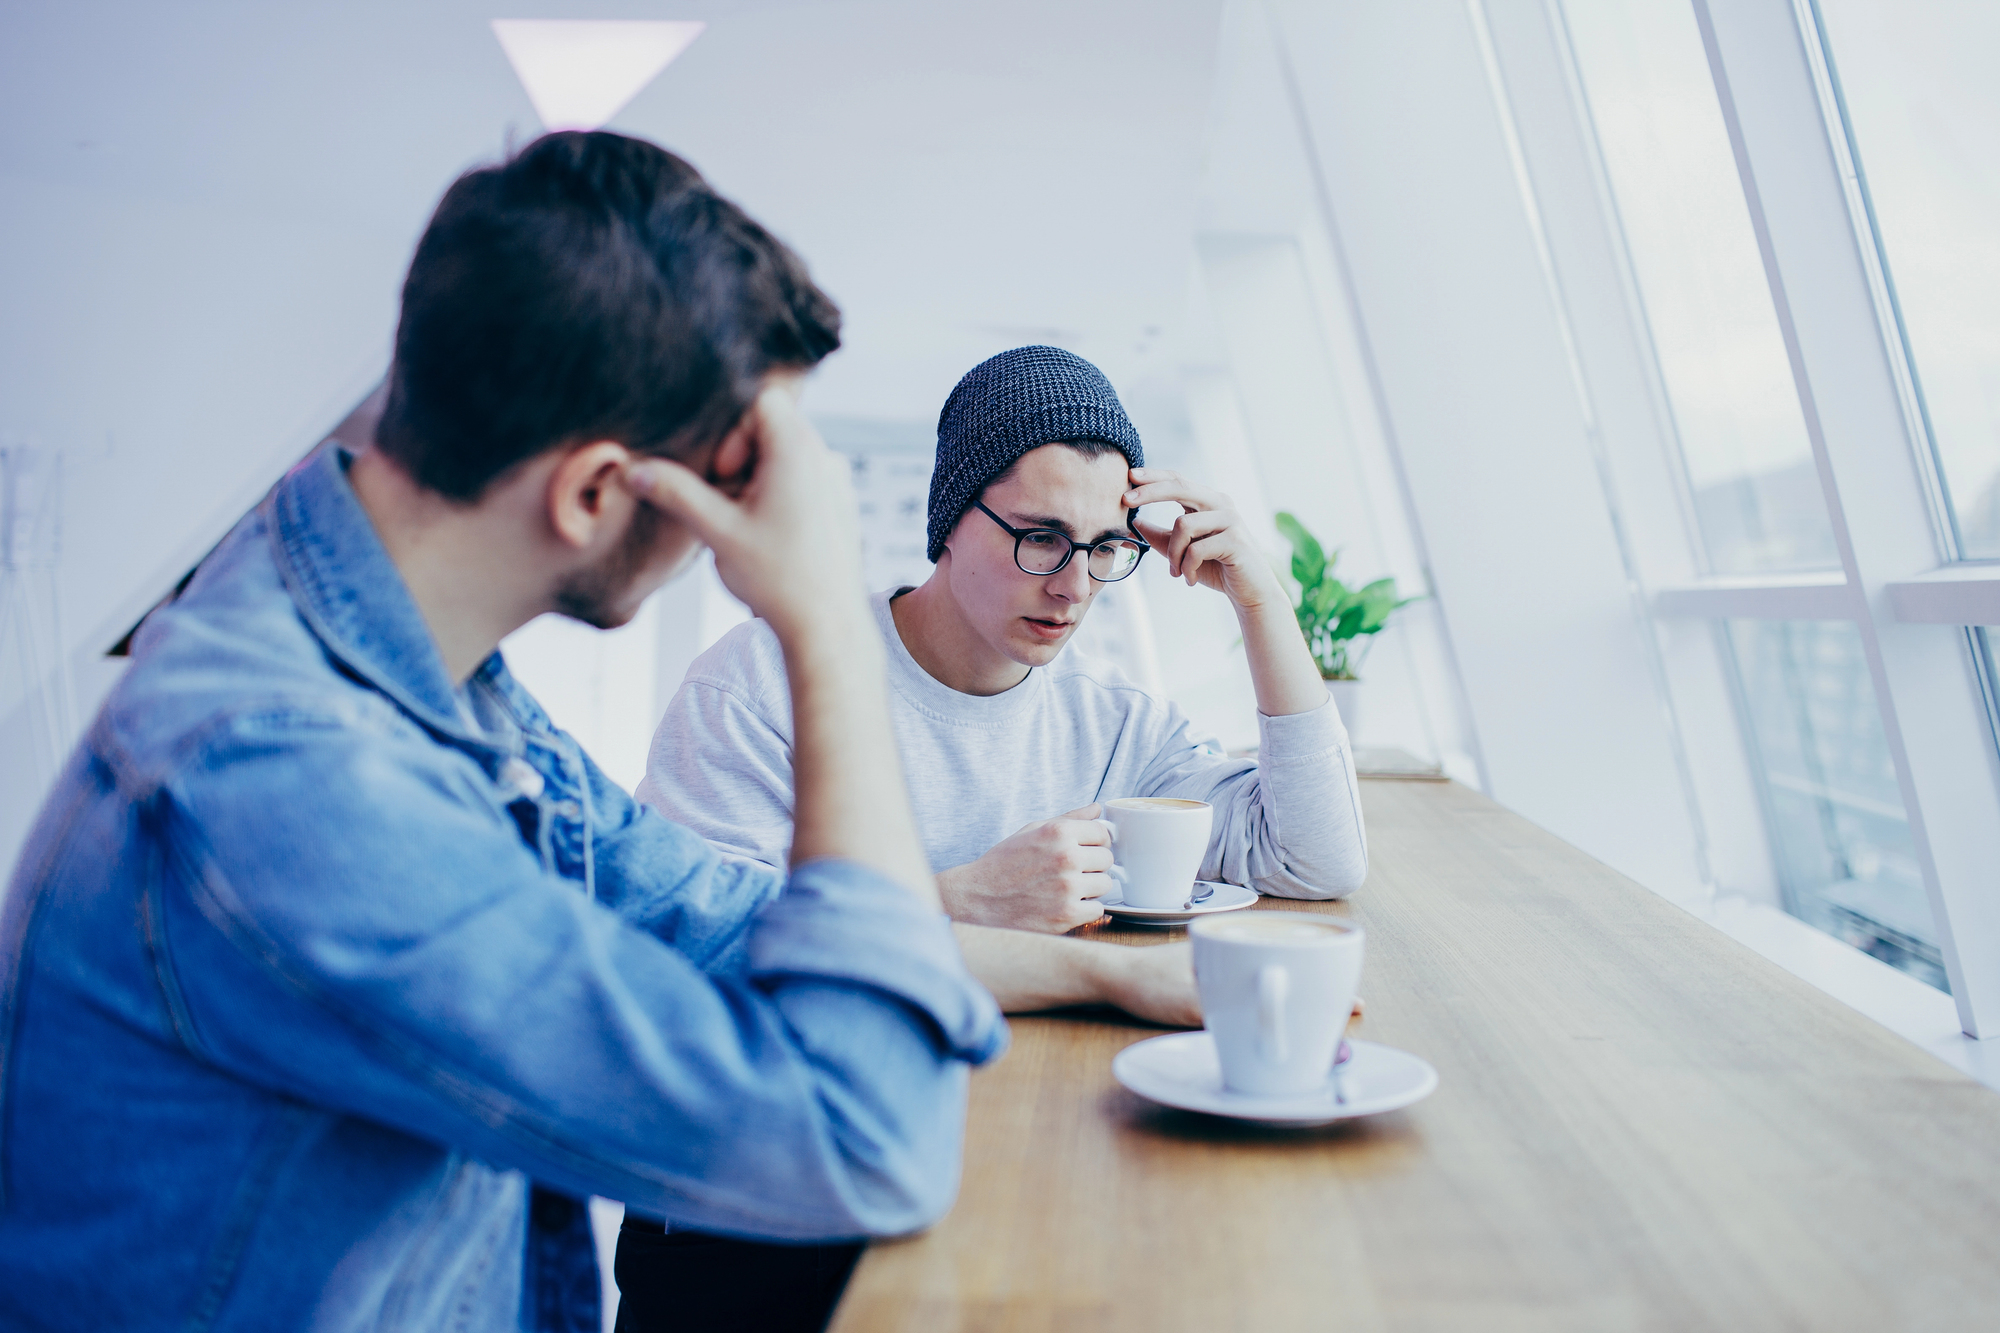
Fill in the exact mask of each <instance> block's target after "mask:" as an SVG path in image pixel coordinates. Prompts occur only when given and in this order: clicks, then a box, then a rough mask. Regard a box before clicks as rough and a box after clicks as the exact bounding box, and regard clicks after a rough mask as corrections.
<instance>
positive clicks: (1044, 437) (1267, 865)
mask: <svg viewBox="0 0 2000 1333" xmlns="http://www.w3.org/2000/svg"><path fill="white" fill-rule="evenodd" d="M1159 502H1166V503H1173V504H1177V505H1178V506H1179V507H1180V508H1181V509H1182V510H1183V513H1182V515H1181V517H1180V518H1179V520H1178V521H1176V522H1175V523H1174V524H1173V525H1172V526H1171V527H1167V528H1153V527H1151V526H1149V525H1143V524H1135V521H1134V516H1135V513H1136V509H1137V507H1138V506H1140V505H1144V504H1152V503H1159ZM929 528H930V532H929V555H930V558H931V560H932V562H933V563H934V564H935V565H936V566H937V569H936V571H935V572H934V573H932V575H931V577H930V578H929V579H928V580H927V581H926V582H925V583H924V585H923V586H922V587H920V588H902V589H897V590H894V591H890V592H883V593H880V594H877V595H876V597H875V598H874V599H873V604H874V612H875V618H876V622H877V625H878V627H879V629H880V631H881V634H882V640H883V643H884V644H885V645H886V647H887V649H888V654H889V688H890V708H891V711H892V713H893V716H894V725H895V729H896V737H897V742H898V747H899V748H900V750H901V751H902V755H903V762H904V765H905V768H906V770H907V772H908V774H909V779H910V791H911V798H912V804H913V805H914V807H915V810H916V814H917V824H918V833H919V836H920V838H921V839H922V841H923V844H924V850H925V853H926V854H927V855H928V856H929V857H930V862H931V867H932V869H933V870H935V871H936V872H937V876H938V888H939V893H940V896H941V897H942V899H943V901H944V905H945V908H946V910H947V911H948V912H949V913H950V914H951V916H952V917H953V918H955V919H956V920H957V922H959V923H960V924H959V925H958V927H957V930H958V934H959V944H960V948H961V951H962V952H963V954H964V957H965V961H966V965H967V967H968V968H969V969H970V970H971V972H972V974H973V975H974V976H976V977H978V978H979V980H980V981H982V982H984V983H985V984H986V985H987V987H988V988H989V989H991V990H992V992H993V994H994V996H995V998H996V999H998V1000H999V1002H1000V1004H1001V1007H1002V1008H1003V1009H1006V1010H1008V1011H1011V1012H1021V1011H1026V1010H1033V1009H1039V1008H1050V1007H1054V1006H1057V1005H1065V1004H1083V1003H1092V1002H1106V1003H1111V1004H1116V1005H1119V1006H1122V1007H1123V1008H1126V1009H1128V1010H1130V1011H1132V1012H1133V1013H1136V1014H1139V1015H1140V1016H1142V1017H1146V1018H1151V1019H1154V1020H1155V1021H1158V1022H1163V1023H1169V1024H1178V1025H1184V1026H1189V1027H1195V1026H1199V1025H1200V1023H1201V1013H1200V1006H1199V1003H1198V1001H1197V999H1196V996H1195V993H1194V984H1193V980H1194V979H1193V972H1192V969H1191V967H1190V965H1189V957H1188V946H1187V945H1186V944H1173V945H1162V946H1158V947H1155V948H1150V949H1130V948H1123V947H1120V946H1117V945H1111V944H1099V943H1089V942H1085V941H1082V940H1071V939H1062V938H1059V936H1060V935H1061V934H1062V933H1063V932H1066V931H1069V930H1071V929H1073V928H1074V927H1076V926H1080V925H1083V924H1085V923H1087V922H1090V921H1094V920H1096V919H1097V918H1098V917H1099V916H1100V915H1101V914H1102V908H1100V907H1099V905H1098V899H1099V898H1100V897H1101V896H1103V895H1104V894H1105V893H1107V892H1108V891H1109V890H1110V889H1111V887H1112V885H1111V879H1110V876H1109V875H1108V874H1107V873H1106V871H1107V870H1108V869H1109V868H1110V866H1111V863H1112V855H1111V849H1110V847H1109V846H1108V845H1107V841H1106V836H1105V832H1104V826H1103V825H1102V824H1100V823H1099V822H1098V821H1097V816H1098V814H1099V805H1100V803H1101V802H1103V801H1105V800H1110V799H1114V798H1117V797H1122V796H1173V797H1185V798H1191V799H1194V800H1201V801H1207V802H1209V803H1210V804H1212V805H1213V806H1214V808H1215V823H1214V833H1213V836H1212V838H1211V841H1210V844H1209V849H1208V855H1207V857H1206V859H1205V861H1204V863H1203V866H1202V870H1201V874H1202V877H1203V878H1207V879H1223V880H1227V881H1229V882H1231V883H1235V884H1242V885H1247V886H1250V887H1253V888H1255V889H1257V890H1258V891H1259V892H1262V893H1267V894H1276V895H1279V896H1282V897H1290V898H1336V897H1339V896H1341V895H1342V894H1345V893H1347V892H1350V891H1351V890H1353V889H1355V888H1358V887H1359V886H1360V884H1361V881H1362V878H1363V877H1364V875H1365V874H1366V873H1367V848H1366V843H1365V840H1364V835H1363V831H1362V826H1361V813H1360V811H1361V802H1360V793H1359V790H1358V789H1357V787H1356V784H1355V780H1354V764H1353V759H1352V756H1351V753H1350V751H1349V748H1348V743H1347V731H1346V728H1345V727H1344V726H1343V725H1342V724H1341V720H1340V717H1339V714H1338V713H1337V712H1336V711H1335V709H1334V707H1333V705H1332V703H1330V702H1329V701H1328V699H1327V694H1326V690H1325V687H1324V686H1322V685H1321V683H1320V676H1319V671H1318V669H1317V668H1316V667H1315V666H1314V665H1313V661H1312V658H1311V656H1310V655H1309V654H1308V653H1307V651H1306V646H1305V643H1304V640H1303V639H1302V638H1301V637H1300V635H1299V632H1298V629H1297V625H1296V623H1295V621H1294V619H1293V616H1292V609H1291V603H1290V600H1289V599H1288V598H1287V596H1286V594H1285V590H1284V588H1283V587H1282V585H1281V584H1280V583H1279V581H1278V578H1277V576H1276V574H1274V573H1273V572H1272V570H1271V568H1270V565H1269V564H1268V563H1267V562H1266V560H1265V559H1264V557H1263V555H1262V554H1261V553H1260V552H1259V551H1258V550H1257V548H1256V545H1255V544H1254V543H1253V542H1252V541H1251V540H1250V539H1249V537H1248V535H1247V534H1246V533H1245V531H1244V529H1243V522H1242V520H1241V518H1240V517H1239V516H1238V515H1237V513H1236V510H1235V508H1234V506H1233V505H1231V503H1230V502H1229V500H1228V498H1227V497H1225V496H1223V495H1221V494H1218V493H1216V492H1213V491H1209V490H1207V489H1205V488H1202V487H1199V486H1196V485H1193V484H1192V483H1189V482H1187V481H1185V480H1183V479H1182V478H1180V477H1179V476H1176V475H1175V474H1174V473H1171V472H1165V471H1160V470H1156V469H1149V468H1147V467H1146V466H1145V454H1144V451H1143V450H1142V448H1141V446H1140V441H1139V433H1138V431H1137V430H1135V429H1134V428H1133V426H1132V422H1131V420H1130V419H1129V418H1128V417H1127V416H1126V415H1125V409H1124V406H1123V405H1122V404H1121V403H1120V402H1119V401H1118V395H1117V393H1116V392H1115V391H1114V390H1113V389H1112V387H1111V384H1110V382H1109V381H1108V380H1106V379H1105V377H1104V375H1103V373H1102V372H1100V371H1099V370H1098V369H1097V367H1095V366H1093V365H1091V364H1090V363H1089V362H1088V361H1085V360H1084V359H1083V358H1081V357H1079V356H1076V355H1074V354H1072V353H1070V352H1065V351H1062V350H1061V349H1058V348H1054V347H1020V348H1016V349H1014V350H1013V351H1010V352H1003V353H1001V354H1000V355H999V356H996V357H993V358H991V359H990V360H988V361H985V362H983V363H981V364H980V365H979V366H977V367H975V368H974V369H973V370H972V371H971V372H969V373H968V374H967V375H966V376H965V378H964V379H962V380H960V381H959V383H958V387H957V388H956V389H954V390H953V391H952V394H951V397H950V398H949V399H947V400H946V402H945V405H944V411H943V413H942V415H940V416H939V418H938V455H937V467H936V470H935V471H934V472H933V473H932V475H931V491H930V522H929ZM1149 551H1150V552H1157V553H1158V554H1157V557H1156V558H1160V559H1164V560H1166V561H1167V564H1168V569H1169V570H1170V572H1172V573H1173V574H1175V575H1177V576H1179V577H1182V578H1185V579H1186V580H1187V581H1188V582H1189V583H1190V584H1197V583H1198V584H1201V585H1203V586H1206V587H1209V588H1212V589H1214V590H1216V591H1218V592H1220V593H1222V594H1223V595H1224V596H1227V597H1228V598H1229V599H1230V601H1231V602H1232V604H1233V605H1234V607H1235V609H1236V615H1237V620H1238V622H1239V624H1240V625H1241V627H1242V631H1243V643H1244V647H1245V650H1246V652H1247V653H1248V656H1249V660H1250V673H1251V679H1252V681H1253V682H1254V684H1255V687H1256V692H1257V708H1258V713H1259V717H1258V723H1259V727H1260V729H1261V740H1262V745H1261V748H1260V751H1259V753H1260V755H1261V762H1260V761H1253V760H1248V759H1231V758H1227V757H1225V756H1223V755H1220V754H1217V753H1216V752H1215V751H1214V750H1212V749H1210V748H1208V747H1206V746H1204V745H1201V744H1199V743H1198V742H1196V741H1195V740H1194V739H1193V738H1192V737H1191V736H1190V735H1189V732H1188V723H1187V719H1186V718H1184V717H1183V716H1182V715H1181V713H1180V710H1179V709H1177V708H1175V707H1174V706H1173V705H1172V704H1171V703H1168V702H1167V701H1166V700H1164V699H1159V698H1156V697H1154V696H1152V695H1150V694H1148V693H1147V692H1146V691H1145V690H1143V689H1141V688H1140V687H1139V686H1137V685H1135V684H1134V683H1133V682H1132V681H1130V680H1129V679H1127V678H1126V677H1125V676H1123V675H1122V674H1120V673H1119V672H1118V671H1117V670H1116V668H1114V667H1112V666H1110V665H1109V664H1107V663H1105V662H1101V661H1097V660H1094V659H1091V658H1088V657H1085V656H1082V655H1081V654H1078V653H1067V654H1065V653H1064V652H1063V647H1064V645H1065V644H1066V643H1067V642H1068V641H1069V639H1070V636H1071V635H1073V634H1074V633H1075V632H1076V628H1077V626H1078V625H1080V624H1081V623H1082V622H1083V617H1084V615H1085V613H1086V612H1088V611H1089V609H1090V603H1091V601H1092V599H1093V598H1094V597H1095V596H1096V595H1097V593H1098V591H1099V589H1101V588H1102V587H1103V586H1104V585H1105V584H1106V583H1108V582H1116V581H1117V580H1119V579H1121V578H1126V577H1130V575H1131V574H1132V573H1133V572H1134V570H1135V569H1136V567H1137V565H1138V562H1139V560H1140V558H1141V557H1142V556H1144V555H1146V554H1147V553H1148V552H1149ZM791 735H792V721H791V715H790V710H789V703H788V696H787V693H786V685H785V674H784V663H783V659H782V656H781V655H780V653H779V651H778V644H777V641H776V639H775V638H774V636H773V635H772V633H771V632H770V630H769V629H767V628H766V627H765V626H764V624H763V622H761V621H751V622H749V623H748V624H744V625H740V626H738V627H737V628H736V629H735V630H733V631H731V632H730V633H729V634H727V635H725V636H724V637H723V639H722V640H721V641H720V642H719V643H717V644H716V645H715V646H714V647H713V648H711V649H709V651H708V652H706V653H704V654H703V655H702V656H701V657H700V658H699V659H697V660H696V661H695V663H694V665H693V666H692V667H691V668H690V669H689V671H688V675H687V679H686V680H685V682H683V684H682V686H681V688H680V690H679V692H678V693H677V694H676V695H675V696H674V700H673V702H672V704H671V705H669V706H668V709H667V714H666V717H665V718H664V719H663V720H662V721H661V723H660V728H659V731H658V733H657V734H656V736H655V737H654V740H653V748H652V753H651V756H650V759H649V761H648V765H647V773H646V778H645V781H644V782H643V783H641V784H640V787H639V791H638V796H639V799H640V800H641V801H643V802H645V803H647V804H649V805H652V806H654V807H656V808H658V809H659V810H660V811H661V812H662V813H663V814H665V815H667V816H668V817H669V818H671V819H674V820H676V821H678V822H680V823H683V824H686V825H688V826H689V827H691V828H694V829H696V830H697V831H698V832H700V833H701V834H702V836H703V837H705V838H707V839H708V840H709V842H710V843H712V844H713V845H714V846H715V847H717V848H718V849H719V850H720V851H722V852H723V853H724V854H725V855H734V856H740V857H744V858H747V859H750V860H754V861H758V862H763V863H765V864H768V865H779V864H782V863H783V860H784V858H785V854H786V848H787V846H788V845H789V843H790V840H791V834H792V786H791V771H792V770H791V762H790V754H791ZM995 927H1001V928H1003V929H995ZM1031 932H1034V933H1031ZM625 1225H626V1229H625V1231H624V1233H623V1234H622V1235H621V1237H620V1241H619V1258H618V1275H619V1280H620V1283H621V1286H622V1288H623V1301H622V1304H621V1306H620V1320H619V1327H620V1328H621V1329H625V1328H629V1329H632V1330H635V1331H636V1330H650V1329H653V1328H655V1327H658V1328H666V1327H669V1326H670V1325H671V1326H673V1327H683V1326H685V1323H684V1321H685V1319H686V1317H687V1315H688V1312H689V1310H690V1309H691V1308H698V1309H699V1310H700V1312H701V1320H700V1322H702V1323H703V1326H705V1327H706V1326H713V1327H718V1328H720V1327H725V1326H729V1325H730V1324H731V1322H732V1321H731V1319H730V1318H729V1316H728V1312H729V1311H730V1310H731V1309H734V1308H737V1307H740V1306H741V1303H742V1301H743V1300H744V1299H745V1297H743V1296H742V1295H741V1293H742V1292H744V1291H758V1292H766V1293H768V1292H771V1291H775V1290H778V1289H781V1288H782V1289H785V1290H796V1291H798V1292H799V1293H801V1296H802V1297H812V1296H815V1295H817V1299H819V1300H820V1301H822V1302H824V1304H825V1307H826V1308H830V1305H831V1301H832V1300H833V1299H834V1298H836V1297H837V1296H838V1292H839V1286H840V1282H841V1281H842V1280H844V1278H845V1275H846V1271H847V1266H848V1265H850V1264H851V1263H852V1261H853V1254H854V1252H853V1251H852V1250H847V1251H839V1250H827V1249H818V1250H811V1249H809V1250H805V1251H800V1250H797V1249H780V1248H776V1247H770V1246H763V1245H756V1244H750V1243H745V1242H735V1241H726V1240H721V1239H719V1238H715V1237H709V1236H703V1235H699V1234H696V1233H686V1232H680V1231H679V1230H678V1228H671V1227H669V1228H665V1229H663V1228H662V1227H661V1226H660V1224H659V1223H657V1222H648V1221H645V1220H643V1219H638V1218H635V1217H632V1216H628V1217H627V1220H626V1224H625ZM676 1241H678V1242H679V1244H678V1245H676V1244H675V1242H676ZM827 1271H832V1272H833V1273H834V1278H833V1280H832V1281H831V1283H828V1282H826V1281H825V1279H824V1278H823V1276H822V1274H823V1273H825V1272H827ZM691 1302H692V1305H691ZM674 1321H683V1322H674ZM735 1322H739V1323H740V1322H742V1321H741V1320H737V1321H735ZM810 1322H811V1321H810V1320H805V1321H802V1322H801V1325H800V1326H801V1327H805V1326H808V1325H809V1324H810Z"/></svg>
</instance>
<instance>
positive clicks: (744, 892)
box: [583, 754, 785, 972]
mask: <svg viewBox="0 0 2000 1333" xmlns="http://www.w3.org/2000/svg"><path fill="white" fill-rule="evenodd" d="M583 764H584V769H585V772H586V775H587V781H588V783H589V792H590V803H591V813H592V816H593V818H592V821H591V828H592V861H593V863H594V867H593V868H594V870H595V875H594V876H593V883H594V887H595V889H596V896H597V901H599V902H601V903H603V904H604V905H605V906H606V907H609V908H610V909H612V910H613V911H615V912H617V913H618V915H620V916H622V917H624V918H625V919H626V920H627V921H629V922H631V923H632V924H633V925H635V926H637V927H639V929H641V930H645V931H649V932H651V933H652V934H654V935H656V936H658V937H659V938H660V939H662V940H664V941H666V942H667V943H668V944H671V945H673V946H674V948H676V949H677V950H679V951H680V952H681V953H682V954H685V955H686V956H687V957H688V958H689V959H690V960H692V961H693V962H694V963H695V964H696V965H697V966H699V967H701V968H703V969H704V970H706V971H709V972H741V971H742V970H743V968H744V966H745V965H746V964H747V962H748V951H749V939H750V925H751V923H752V922H753V921H755V920H756V919H757V916H758V914H759V913H760V912H762V911H763V910H764V908H765V907H767V906H769V905H770V904H771V903H772V902H773V901H775V900H776V899H777V897H778V895H779V894H780V893H782V892H784V889H785V876H784V875H783V874H782V873H781V872H779V871H777V870H775V869H773V868H772V867H770V866H767V865H760V864H758V863H756V862H752V861H744V860H742V859H740V858H736V857H722V856H719V855H718V854H717V852H716V849H715V848H714V847H713V846H712V845H711V844H710V843H709V842H708V841H707V840H706V839H704V838H702V837H701V836H700V835H699V834H697V833H696V832H695V831H694V830H692V829H690V828H687V827H686V826H684V825H681V824H676V823H673V822H672V821H670V820H667V819H665V818H662V817H661V815H660V813H659V812H658V811H656V810H653V809H650V808H648V807H647V806H644V805H641V804H640V803H639V802H637V801H635V800H633V799H632V797H631V796H630V795H629V794H627V793H626V791H625V789H624V788H623V787H621V786H619V785H618V784H617V783H615V782H613V781H612V780H611V779H610V778H609V777H607V776H606V775H605V774H604V771H603V770H602V769H600V768H598V766H597V764H596V762H595V761H594V760H592V759H591V758H590V756H589V755H587V754H585V755H583Z"/></svg>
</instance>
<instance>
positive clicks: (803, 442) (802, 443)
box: [749, 384, 818, 458]
mask: <svg viewBox="0 0 2000 1333" xmlns="http://www.w3.org/2000/svg"><path fill="white" fill-rule="evenodd" d="M749 418H750V422H751V426H752V429H753V430H755V432H756V434H757V442H758V443H759V444H760V445H762V446H763V448H764V451H765V452H767V453H768V454H769V455H770V456H771V457H773V458H790V457H793V456H795V455H796V454H798V453H800V452H801V451H803V450H805V449H808V448H810V447H811V446H812V445H813V444H814V443H815V442H817V440H818V435H817V433H816V432H815V431H814V430H813V428H812V423H811V422H809V421H807V420H806V414H805V413H804V412H803V411H801V410H800V408H799V400H798V395H797V394H796V393H794V392H793V391H792V390H791V389H789V388H787V387H785V386H782V385H778V384H770V385H766V386H765V387H764V389H763V391H762V392H761V393H759V394H758V395H757V401H756V402H754V403H752V404H750V412H749Z"/></svg>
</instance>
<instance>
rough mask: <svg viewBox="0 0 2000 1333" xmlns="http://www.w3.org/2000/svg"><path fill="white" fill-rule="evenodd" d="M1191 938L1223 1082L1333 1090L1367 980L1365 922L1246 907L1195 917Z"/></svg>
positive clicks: (1243, 1089) (1247, 1090)
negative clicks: (1337, 1062) (1337, 1055)
mask: <svg viewBox="0 0 2000 1333" xmlns="http://www.w3.org/2000/svg"><path fill="white" fill-rule="evenodd" d="M1188 935H1189V937H1190V938H1191V939H1192V940H1193V941H1194V979H1195V985H1196V987H1197V988H1198V989H1199V990H1200V992H1201V1017H1202V1025H1203V1026H1204V1027H1206V1028H1207V1029H1208V1031H1209V1035H1210V1036H1212V1037H1213V1038H1214V1039H1215V1053H1216V1055H1217V1056H1218V1057H1219V1058H1220V1060H1221V1062H1222V1084H1223V1086H1224V1087H1225V1088H1227V1089H1228V1090H1229V1091H1231V1092H1237V1093H1243V1094H1245V1095H1248V1096H1252V1097H1285V1096H1295V1095H1297V1094H1300V1093H1308V1092H1313V1091H1316V1090H1318V1089H1320V1088H1323V1087H1325V1086H1326V1082H1327V1078H1328V1077H1329V1075H1330V1074H1331V1073H1332V1071H1333V1056H1334V1051H1335V1049H1336V1048H1337V1047H1338V1046H1339V1045H1340V1035H1341V1033H1343V1032H1345V1031H1346V1030H1347V1018H1348V1015H1349V1013H1350V1012H1352V1010H1353V1008H1354V993H1355V991H1356V990H1357V989H1359V987H1360V985H1361V946H1362V933H1361V927H1359V926H1357V925H1354V924H1352V923H1350V922H1346V921H1342V920H1339V919H1338V918H1335V917H1326V916H1319V915H1316V914H1312V913H1308V912H1268V911H1267V912H1239V913H1234V914H1232V915H1229V916H1215V917H1206V918H1203V919H1201V920H1199V921H1196V922H1195V923H1194V924H1193V925H1192V926H1190V927H1189V929H1188Z"/></svg>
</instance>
